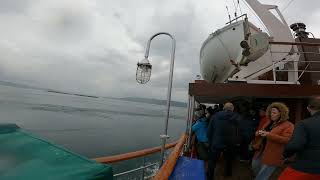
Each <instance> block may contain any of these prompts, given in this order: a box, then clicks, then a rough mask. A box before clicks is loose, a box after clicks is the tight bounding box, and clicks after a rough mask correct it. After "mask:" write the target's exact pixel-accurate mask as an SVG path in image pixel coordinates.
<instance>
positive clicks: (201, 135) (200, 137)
mask: <svg viewBox="0 0 320 180" xmlns="http://www.w3.org/2000/svg"><path fill="white" fill-rule="evenodd" d="M205 113H206V116H205V117H202V118H200V119H198V120H197V121H196V123H195V124H194V125H193V126H192V132H194V133H195V134H196V138H197V145H196V147H197V154H198V158H199V159H201V160H207V159H208V147H209V144H208V137H207V133H208V122H209V119H210V118H211V116H212V114H213V112H212V109H210V108H207V109H206V110H205Z"/></svg>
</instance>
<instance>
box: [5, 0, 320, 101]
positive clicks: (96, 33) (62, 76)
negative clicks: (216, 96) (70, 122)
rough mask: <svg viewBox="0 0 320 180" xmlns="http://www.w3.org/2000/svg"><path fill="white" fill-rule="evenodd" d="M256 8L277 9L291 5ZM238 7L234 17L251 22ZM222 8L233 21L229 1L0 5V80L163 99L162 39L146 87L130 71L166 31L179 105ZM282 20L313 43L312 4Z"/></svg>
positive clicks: (298, 6) (317, 11) (300, 4)
mask: <svg viewBox="0 0 320 180" xmlns="http://www.w3.org/2000/svg"><path fill="white" fill-rule="evenodd" d="M260 1H261V2H264V3H269V4H277V5H278V6H279V8H280V10H283V9H284V8H285V7H286V6H287V4H288V2H289V1H290V0H260ZM235 2H237V0H235ZM240 2H241V6H240V7H241V11H242V12H246V13H249V17H250V19H249V20H250V21H253V22H257V20H256V18H255V16H253V14H252V13H250V12H249V10H248V9H247V8H246V6H245V5H244V4H243V2H242V0H240ZM306 2H308V4H305V3H306ZM226 5H228V6H229V11H230V13H232V14H233V13H234V11H235V8H234V6H233V1H232V0H161V1H159V0H0V22H1V23H0V35H1V38H0V80H5V81H12V82H19V83H24V84H29V85H33V86H38V87H46V88H51V89H56V90H63V91H68V92H77V93H85V94H91V95H98V96H115V97H126V96H138V97H152V98H158V99H165V98H166V89H167V81H168V72H169V63H170V62H169V59H170V50H171V49H170V48H171V47H170V45H171V42H170V41H169V38H167V37H159V38H157V39H155V40H154V41H153V42H152V46H151V51H150V61H151V63H152V65H153V70H152V77H151V81H150V83H148V84H146V85H138V84H137V83H136V81H135V71H136V63H137V61H138V60H141V59H143V56H144V49H145V45H146V42H147V40H148V39H149V37H150V36H151V35H152V34H154V33H156V32H159V31H167V32H170V33H172V34H173V35H174V36H175V37H176V40H177V52H176V61H175V69H174V83H173V94H172V98H173V99H174V100H183V101H184V100H186V99H187V87H188V82H190V81H192V80H193V79H195V77H196V75H197V74H199V58H198V57H199V50H200V47H201V44H202V42H203V41H204V40H205V39H206V38H207V37H208V35H209V34H210V33H212V32H213V31H215V30H216V29H218V28H221V27H223V26H224V24H225V22H226V21H227V20H228V18H227V13H226ZM238 14H240V8H238ZM284 16H285V18H286V19H287V21H288V23H289V24H291V23H294V22H304V23H305V24H306V25H307V30H308V31H311V32H313V33H314V34H315V36H317V37H320V21H319V19H320V1H319V0H304V1H302V0H294V1H293V2H292V3H291V4H290V6H288V7H287V8H286V9H285V11H284ZM257 25H258V26H260V25H259V24H257Z"/></svg>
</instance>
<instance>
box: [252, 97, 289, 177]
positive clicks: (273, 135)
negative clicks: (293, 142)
mask: <svg viewBox="0 0 320 180" xmlns="http://www.w3.org/2000/svg"><path fill="white" fill-rule="evenodd" d="M266 116H267V117H268V119H270V122H267V123H265V124H264V125H263V126H262V129H260V130H258V131H256V139H258V140H257V141H255V143H256V144H253V145H252V147H253V149H254V150H256V153H255V155H254V158H253V160H252V168H253V171H254V173H255V174H256V177H255V179H256V180H268V179H269V177H270V176H271V175H272V173H273V172H274V171H275V170H276V168H277V167H280V166H281V165H283V159H282V153H283V151H284V146H285V145H286V144H287V143H288V142H289V140H290V138H291V136H292V133H293V129H294V125H293V124H292V123H291V122H289V121H288V119H289V109H288V107H287V106H286V105H285V104H283V103H279V102H275V103H272V104H270V105H269V106H268V108H267V110H266ZM259 139H260V140H259Z"/></svg>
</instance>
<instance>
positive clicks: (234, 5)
mask: <svg viewBox="0 0 320 180" xmlns="http://www.w3.org/2000/svg"><path fill="white" fill-rule="evenodd" d="M232 1H233V7H234V17H235V18H237V16H238V15H237V14H238V6H236V3H235V2H234V0H232Z"/></svg>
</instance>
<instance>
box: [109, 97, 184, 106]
mask: <svg viewBox="0 0 320 180" xmlns="http://www.w3.org/2000/svg"><path fill="white" fill-rule="evenodd" d="M113 99H119V100H123V101H132V102H141V103H147V104H157V105H166V104H167V100H160V99H149V98H139V97H124V98H113ZM171 106H175V107H187V103H184V102H179V101H171Z"/></svg>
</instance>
